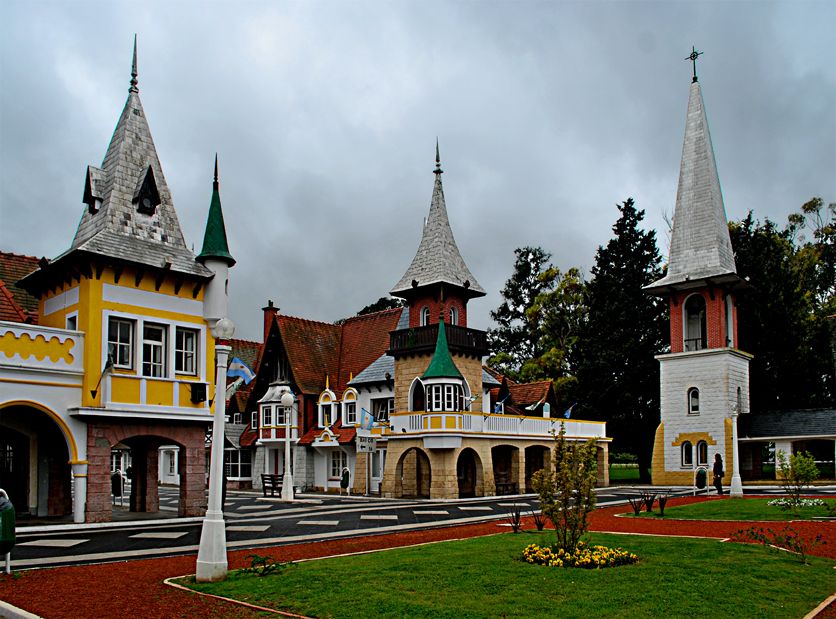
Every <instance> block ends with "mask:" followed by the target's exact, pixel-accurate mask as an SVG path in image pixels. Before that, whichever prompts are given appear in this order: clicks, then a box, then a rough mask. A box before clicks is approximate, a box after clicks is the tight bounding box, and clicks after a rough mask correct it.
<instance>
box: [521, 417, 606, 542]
mask: <svg viewBox="0 0 836 619" xmlns="http://www.w3.org/2000/svg"><path fill="white" fill-rule="evenodd" d="M596 449H597V447H596V446H595V441H593V440H589V441H586V442H569V441H567V440H566V428H565V427H564V424H562V423H561V424H560V432H558V433H557V435H555V440H554V449H553V450H552V455H551V462H552V469H553V470H551V471H547V470H546V469H541V470H539V471H537V472H536V473H535V474H534V476H533V477H532V479H531V484H532V486H533V488H534V491H535V492H537V494H539V495H540V509H541V510H542V512H543V514H545V516H546V517H547V518H548V519H549V520H551V521H552V524H553V525H554V530H555V533H556V534H557V544H556V546H557V548H560V549H562V550H565V551H566V552H568V553H570V554H571V553H574V551H575V548H577V546H578V542H579V541H580V539H581V537H582V536H583V534H584V533H586V530H587V528H588V527H589V513H590V512H591V511H592V510H593V509H595V498H596V497H595V482H596V481H597V477H598V475H597V472H598V460H597V453H596Z"/></svg>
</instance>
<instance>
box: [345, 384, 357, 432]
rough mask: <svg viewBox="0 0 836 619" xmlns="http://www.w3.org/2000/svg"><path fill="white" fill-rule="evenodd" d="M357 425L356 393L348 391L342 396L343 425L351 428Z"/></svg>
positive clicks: (351, 390)
mask: <svg viewBox="0 0 836 619" xmlns="http://www.w3.org/2000/svg"><path fill="white" fill-rule="evenodd" d="M356 423H357V392H356V391H354V389H349V390H347V391H346V392H345V394H344V395H343V425H344V426H353V425H354V424H356Z"/></svg>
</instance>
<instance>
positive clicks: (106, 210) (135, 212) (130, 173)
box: [55, 41, 212, 279]
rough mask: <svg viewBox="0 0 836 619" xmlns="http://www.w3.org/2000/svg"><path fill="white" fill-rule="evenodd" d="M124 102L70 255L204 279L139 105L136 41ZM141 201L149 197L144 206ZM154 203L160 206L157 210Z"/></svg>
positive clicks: (91, 176)
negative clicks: (86, 256)
mask: <svg viewBox="0 0 836 619" xmlns="http://www.w3.org/2000/svg"><path fill="white" fill-rule="evenodd" d="M131 76H132V77H131V86H130V88H129V91H128V99H127V101H126V103H125V107H124V109H123V110H122V114H121V116H120V117H119V121H118V122H117V123H116V129H115V130H114V132H113V137H112V138H111V140H110V144H109V146H108V148H107V153H106V154H105V157H104V161H103V162H102V167H101V168H95V167H93V166H90V167H88V171H87V176H86V183H85V190H84V201H85V202H86V203H87V206H85V208H84V213H83V214H82V217H81V221H80V223H79V225H78V229H77V231H76V234H75V238H74V239H73V242H72V245H71V247H70V249H69V250H68V251H66V252H64V253H63V254H62V255H60V256H58V258H56V259H55V261H60V260H62V259H64V258H65V257H67V256H68V255H70V254H75V253H89V254H94V255H99V256H105V257H107V258H111V259H115V260H119V261H122V262H130V263H138V264H141V265H144V266H151V267H157V268H166V269H170V270H171V271H173V272H179V273H185V274H189V275H192V276H196V277H199V278H202V279H208V278H211V277H212V272H211V271H210V270H209V269H207V268H206V267H205V266H203V265H202V264H200V263H198V262H196V261H195V256H194V254H193V253H192V252H191V251H190V250H189V248H188V247H187V246H186V242H185V240H184V238H183V232H182V230H181V229H180V222H179V220H178V219H177V214H176V212H175V211H174V204H173V201H172V199H171V193H170V192H169V189H168V185H167V183H166V180H165V176H164V175H163V169H162V166H161V165H160V160H159V157H158V156H157V150H156V147H155V146H154V140H153V139H152V137H151V130H150V128H149V126H148V121H147V119H146V116H145V110H144V109H143V107H142V102H141V101H140V99H139V88H138V87H137V79H136V77H137V69H136V41H134V57H133V68H132V73H131ZM144 197H148V201H147V203H145V200H144ZM156 202H158V204H155V203H156Z"/></svg>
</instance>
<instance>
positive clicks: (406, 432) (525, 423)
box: [388, 411, 607, 448]
mask: <svg viewBox="0 0 836 619" xmlns="http://www.w3.org/2000/svg"><path fill="white" fill-rule="evenodd" d="M561 423H563V424H564V427H565V428H566V438H568V439H578V440H587V439H590V438H592V439H596V440H597V439H603V438H605V437H606V433H607V425H606V424H605V423H602V422H595V421H583V420H575V419H561V418H554V417H552V418H544V417H523V416H518V415H495V414H487V413H474V412H465V411H461V412H423V411H418V412H402V413H393V414H392V416H391V429H390V434H389V435H388V436H389V438H390V439H394V438H407V437H409V438H415V437H416V435H417V436H421V437H425V439H426V438H427V437H434V438H435V439H436V441H435V442H433V443H432V444H430V445H428V446H438V447H439V448H450V447H456V445H455V441H451V440H450V439H452V438H454V437H458V438H461V436H462V435H467V436H468V437H470V438H473V435H474V434H477V435H478V434H482V435H484V436H485V437H491V438H494V437H502V438H535V439H536V438H548V439H549V440H551V438H552V433H553V432H558V431H559V430H560V424H561ZM445 437H446V438H445ZM425 443H427V441H426V440H425Z"/></svg>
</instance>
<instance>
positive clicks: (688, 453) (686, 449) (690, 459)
mask: <svg viewBox="0 0 836 619" xmlns="http://www.w3.org/2000/svg"><path fill="white" fill-rule="evenodd" d="M682 466H694V448H693V446H692V445H691V441H685V442H684V443H682Z"/></svg>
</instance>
